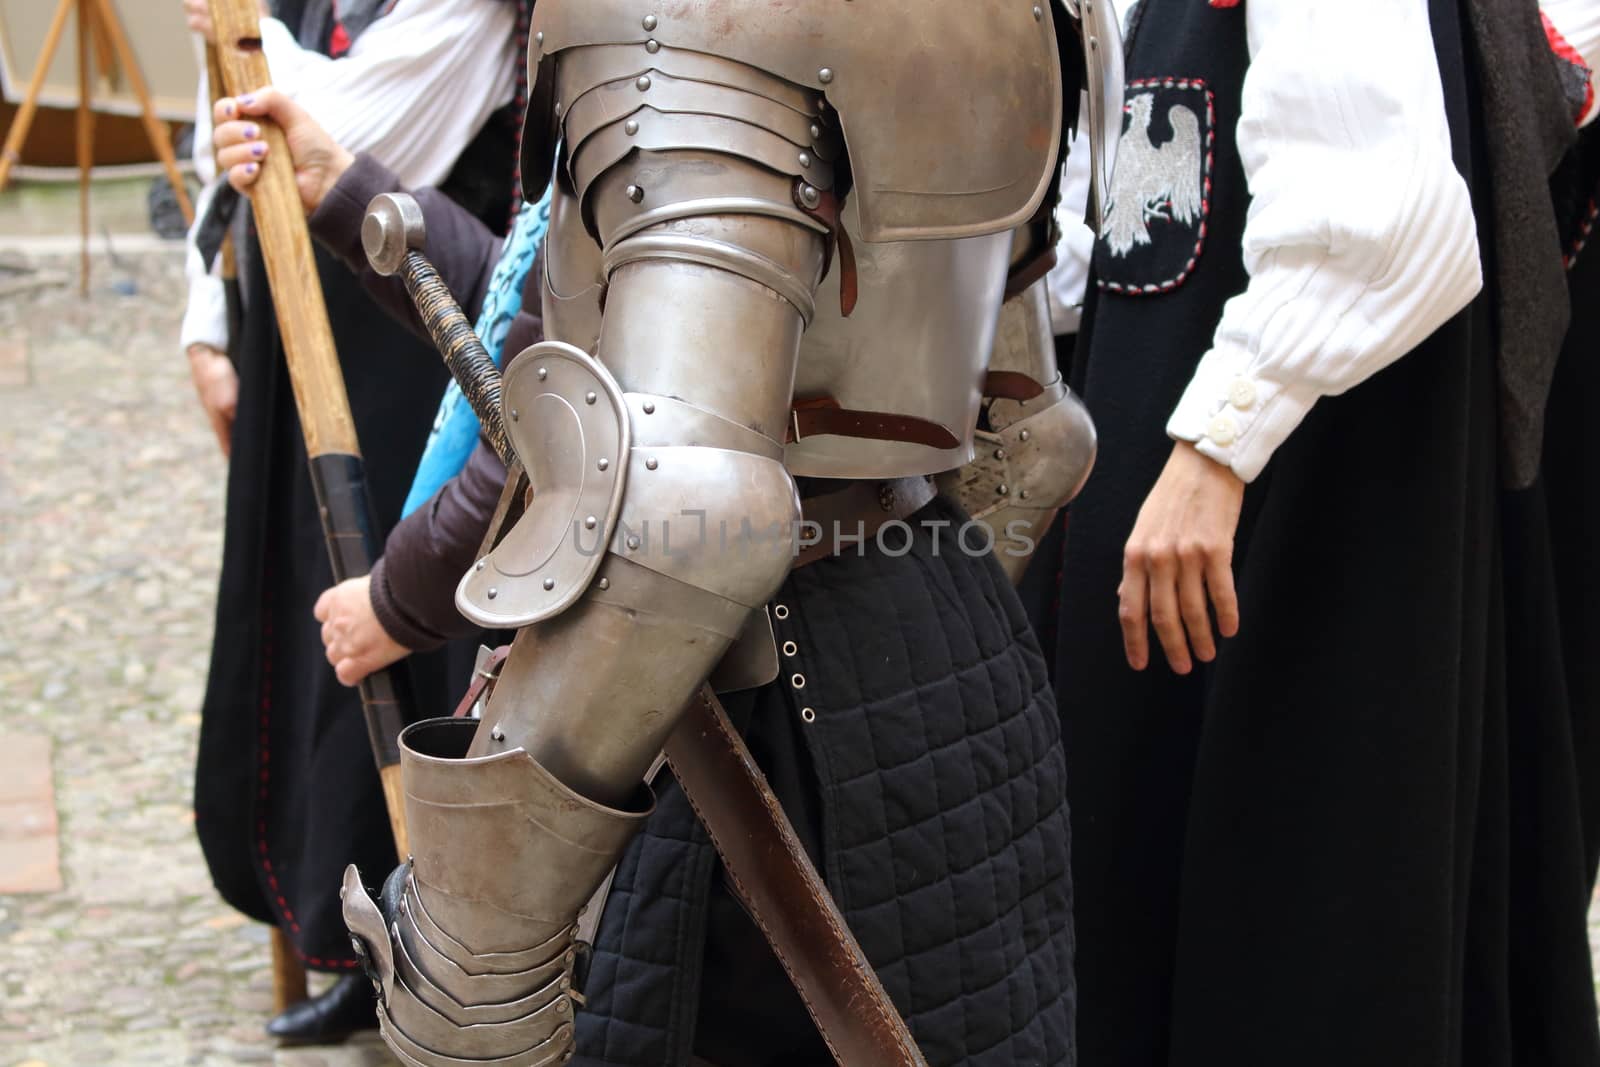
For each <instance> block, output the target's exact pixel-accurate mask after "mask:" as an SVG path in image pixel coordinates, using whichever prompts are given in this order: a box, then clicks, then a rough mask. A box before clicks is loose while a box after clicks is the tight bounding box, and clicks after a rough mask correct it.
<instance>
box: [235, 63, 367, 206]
mask: <svg viewBox="0 0 1600 1067" xmlns="http://www.w3.org/2000/svg"><path fill="white" fill-rule="evenodd" d="M214 117H215V118H216V123H217V127H216V131H215V133H213V134H212V138H213V140H214V142H215V144H216V148H217V166H219V167H220V168H222V169H223V170H224V171H226V172H227V175H228V184H230V185H232V186H233V187H234V188H235V189H237V190H239V192H241V193H243V194H244V195H245V196H249V195H250V194H251V192H252V191H253V189H254V187H255V184H256V179H257V178H259V177H260V176H261V165H262V162H263V161H264V160H265V159H266V158H267V152H268V151H269V148H268V146H267V142H266V141H265V140H263V139H262V136H261V125H260V124H259V123H257V122H252V121H250V120H251V119H253V118H267V119H271V120H272V121H273V122H276V123H277V124H278V126H279V127H281V128H282V130H283V134H284V137H285V138H286V139H287V140H288V143H289V157H290V159H291V160H292V161H293V163H294V177H295V183H296V184H297V185H298V186H299V188H300V202H301V203H302V204H304V205H305V209H306V214H308V215H309V214H311V213H312V212H313V211H315V210H317V208H318V207H319V206H320V205H321V204H322V200H323V197H325V196H327V195H328V190H329V189H332V188H333V186H334V184H335V183H336V182H337V181H338V180H339V179H340V177H342V176H343V175H344V172H345V171H347V170H349V169H350V164H351V163H353V162H355V157H354V156H352V155H351V154H350V153H349V152H347V151H345V149H344V148H343V147H342V146H341V145H339V144H337V143H336V142H335V141H334V139H333V138H332V137H330V136H329V135H328V131H327V130H324V129H323V128H322V127H321V126H319V125H317V120H316V119H314V118H312V117H311V115H310V114H309V113H308V112H307V111H306V109H305V108H303V107H301V106H300V105H299V104H297V103H295V102H294V101H293V100H290V99H289V98H288V97H287V96H285V95H284V94H283V93H281V92H279V91H278V90H277V89H274V88H273V87H272V86H270V85H269V86H267V87H266V88H263V89H257V90H256V91H255V92H253V93H247V94H245V95H244V96H240V97H223V98H222V99H221V100H218V101H217V106H216V109H215V116H214Z"/></svg>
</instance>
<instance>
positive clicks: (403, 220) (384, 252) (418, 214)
mask: <svg viewBox="0 0 1600 1067" xmlns="http://www.w3.org/2000/svg"><path fill="white" fill-rule="evenodd" d="M427 236H428V228H427V226H426V225H425V224H424V223H423V221H422V208H421V207H419V206H418V204H417V202H416V200H415V199H413V198H412V197H411V196H410V195H409V194H407V193H382V194H380V195H378V196H375V197H373V198H372V203H370V204H368V205H367V217H366V218H365V219H363V220H362V222H361V246H362V247H363V248H365V249H366V250H367V262H369V263H371V264H372V269H373V270H375V271H377V272H378V273H379V274H382V275H383V276H385V277H388V276H389V275H391V274H394V273H395V272H396V271H398V270H399V269H400V265H401V264H402V263H404V262H405V258H406V253H407V252H412V251H416V252H420V251H422V246H423V244H424V242H425V241H426V240H427Z"/></svg>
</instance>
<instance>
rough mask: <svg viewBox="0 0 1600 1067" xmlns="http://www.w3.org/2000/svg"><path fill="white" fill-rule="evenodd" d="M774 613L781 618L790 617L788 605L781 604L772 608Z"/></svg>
mask: <svg viewBox="0 0 1600 1067" xmlns="http://www.w3.org/2000/svg"><path fill="white" fill-rule="evenodd" d="M772 614H774V615H776V616H777V617H778V618H780V619H787V618H788V617H789V608H788V605H786V604H779V605H778V606H777V607H775V608H773V609H772Z"/></svg>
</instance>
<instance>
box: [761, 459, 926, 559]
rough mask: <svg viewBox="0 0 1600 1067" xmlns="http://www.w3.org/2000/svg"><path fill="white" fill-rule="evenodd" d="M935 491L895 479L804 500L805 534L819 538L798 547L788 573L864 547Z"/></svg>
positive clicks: (917, 482)
mask: <svg viewBox="0 0 1600 1067" xmlns="http://www.w3.org/2000/svg"><path fill="white" fill-rule="evenodd" d="M938 492H939V490H938V489H937V488H936V487H935V486H934V484H933V482H932V481H930V480H929V479H927V478H897V479H894V480H892V481H886V482H852V483H850V485H849V487H848V488H845V489H841V490H839V491H838V492H836V493H827V494H825V495H823V496H813V497H807V498H806V499H804V500H802V501H801V502H800V511H801V514H802V515H803V517H804V518H805V521H806V522H807V523H808V524H813V525H812V526H811V529H810V530H809V533H810V534H811V535H813V536H820V537H821V540H820V541H818V542H817V543H816V544H811V545H802V546H801V547H800V550H799V551H798V552H797V553H795V557H794V563H793V565H792V569H794V570H799V569H800V568H801V567H805V566H808V565H810V564H812V563H815V562H817V560H819V559H827V558H829V557H830V556H835V555H838V554H839V553H840V552H841V551H843V550H845V549H848V548H851V547H853V546H856V545H864V544H865V543H866V542H867V541H870V540H872V538H874V537H876V536H877V534H878V531H879V530H881V529H883V528H884V527H885V526H887V525H889V524H890V523H891V522H896V521H902V520H905V519H908V518H910V517H911V516H912V515H915V514H916V513H917V512H919V511H921V510H922V507H923V505H925V504H926V503H927V502H928V501H930V500H932V499H933V498H934V496H935V495H937V493H938Z"/></svg>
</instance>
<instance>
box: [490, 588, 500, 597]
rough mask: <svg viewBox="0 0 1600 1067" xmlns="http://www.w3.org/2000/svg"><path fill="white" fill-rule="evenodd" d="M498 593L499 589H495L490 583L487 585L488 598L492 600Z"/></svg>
mask: <svg viewBox="0 0 1600 1067" xmlns="http://www.w3.org/2000/svg"><path fill="white" fill-rule="evenodd" d="M499 595H500V590H498V589H496V588H495V587H494V586H492V585H491V586H490V587H489V599H490V600H493V599H494V598H495V597H497V596H499Z"/></svg>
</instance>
